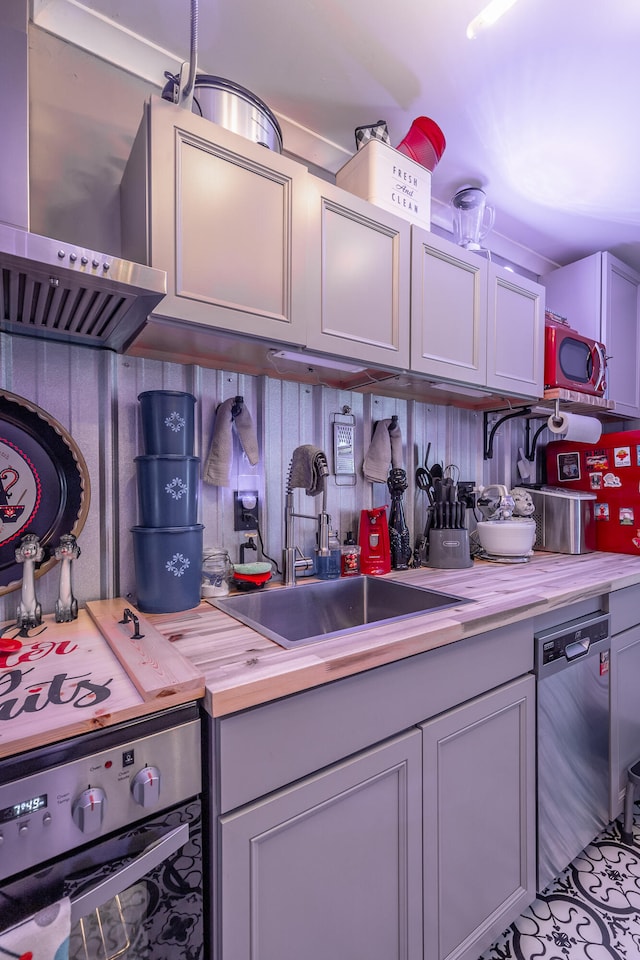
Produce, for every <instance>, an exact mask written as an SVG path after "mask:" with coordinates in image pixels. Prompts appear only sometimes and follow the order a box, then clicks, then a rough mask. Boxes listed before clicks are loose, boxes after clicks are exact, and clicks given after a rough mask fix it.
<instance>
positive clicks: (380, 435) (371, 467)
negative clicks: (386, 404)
mask: <svg viewBox="0 0 640 960" xmlns="http://www.w3.org/2000/svg"><path fill="white" fill-rule="evenodd" d="M402 463H403V460H402V431H401V429H400V425H399V423H398V418H397V417H395V416H394V417H391V418H390V419H388V420H376V423H375V425H374V428H373V437H372V438H371V443H370V445H369V449H368V450H367V452H366V454H365V458H364V463H363V464H362V472H363V474H364V478H365V480H370V481H371V483H386V482H387V477H388V476H389V468H390V467H392V468H393V469H394V470H395V469H399V468H401V467H402Z"/></svg>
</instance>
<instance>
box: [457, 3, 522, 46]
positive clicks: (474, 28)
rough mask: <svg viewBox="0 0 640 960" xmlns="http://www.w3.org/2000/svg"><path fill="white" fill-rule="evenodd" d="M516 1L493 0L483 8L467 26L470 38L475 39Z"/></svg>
mask: <svg viewBox="0 0 640 960" xmlns="http://www.w3.org/2000/svg"><path fill="white" fill-rule="evenodd" d="M515 2H516V0H491V3H490V4H488V5H487V6H486V7H485V8H484V10H481V11H480V13H479V14H478V16H477V17H474V18H473V20H472V21H471V23H470V24H469V26H468V27H467V37H468V38H469V40H475V38H476V37H477V36H478V34H479V33H480V32H481V31H482V30H485V29H486V28H487V27H490V26H492V25H493V24H494V23H495V22H496V20H499V19H500V17H501V16H502V14H503V13H506V12H507V10H508V9H509V8H510V7H512V6H513V5H514V3H515Z"/></svg>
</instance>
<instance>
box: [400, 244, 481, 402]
mask: <svg viewBox="0 0 640 960" xmlns="http://www.w3.org/2000/svg"><path fill="white" fill-rule="evenodd" d="M411 255H412V278H411V367H412V369H413V370H417V371H419V372H421V373H428V374H433V375H434V376H436V377H440V378H443V379H448V380H456V381H458V382H463V383H470V384H478V385H483V384H484V382H485V376H486V315H487V302H486V298H487V274H486V262H485V261H484V260H482V259H481V258H480V257H478V256H477V255H475V254H472V253H468V252H467V251H465V250H463V249H462V248H461V247H456V246H455V245H454V244H452V243H450V242H449V241H446V240H441V239H440V238H439V237H436V236H435V235H433V234H431V233H428V232H427V231H425V230H419V229H417V228H416V227H414V228H413V230H412V254H411Z"/></svg>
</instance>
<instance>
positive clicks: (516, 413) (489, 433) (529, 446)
mask: <svg viewBox="0 0 640 960" xmlns="http://www.w3.org/2000/svg"><path fill="white" fill-rule="evenodd" d="M496 413H500V411H499V410H493V411H491V410H485V411H484V414H483V419H484V453H483V456H484V459H485V460H492V459H493V441H494V438H495V435H496V432H497V431H498V429H499V428H500V427H501V426H502V424H503V423H506V421H507V420H514V419H516V417H526V421H525V447H524V451H525V457H526V458H527V460H529V461H530V462H533V461H534V460H535V456H536V444H537V443H538V438H539V436H540V434H541V433H542V431H543V430H546V428H547V421H548V419H549V414H548V413H534V412H533V410H532V408H531V407H530V406H529V407H519V408H518V409H517V410H510V411H509V413H505V415H504V416H503V417H500V419H499V420H496V422H495V423H494V424H493V426H491V427H490V426H489V418H490V417H492V416H494V415H495V414H496ZM557 415H558V412H557V404H556V412H555V416H556V417H557ZM536 419H544V423H543V424H542V426H541V427H539V428H538V429H537V430H536V432H535V433H534V434H533V437H532V436H531V421H532V420H536Z"/></svg>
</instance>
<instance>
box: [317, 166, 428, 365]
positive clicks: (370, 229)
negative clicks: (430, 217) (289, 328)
mask: <svg viewBox="0 0 640 960" xmlns="http://www.w3.org/2000/svg"><path fill="white" fill-rule="evenodd" d="M309 203H310V209H309V228H308V237H307V242H308V257H309V276H310V287H309V290H308V293H309V300H310V303H309V317H310V319H309V323H308V327H307V346H308V347H309V348H311V349H312V350H318V351H323V352H324V353H330V354H334V355H336V354H338V355H341V356H343V357H344V358H345V359H347V360H348V359H356V360H362V361H364V362H365V363H375V364H380V365H382V366H390V367H395V368H404V369H406V368H407V367H408V366H409V285H410V244H411V228H410V224H409V223H408V221H406V220H403V219H401V218H400V217H397V216H395V215H394V214H391V213H388V212H387V211H385V210H383V209H382V208H380V207H376V206H374V205H373V204H371V203H368V202H367V201H365V200H361V199H359V198H358V197H355V196H353V194H351V193H347V192H346V191H345V190H342V189H340V188H339V187H335V186H333V185H332V184H329V183H325V181H323V180H319V179H317V178H315V177H309Z"/></svg>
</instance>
